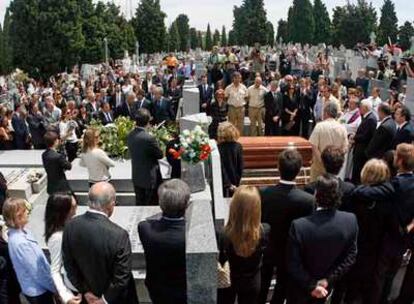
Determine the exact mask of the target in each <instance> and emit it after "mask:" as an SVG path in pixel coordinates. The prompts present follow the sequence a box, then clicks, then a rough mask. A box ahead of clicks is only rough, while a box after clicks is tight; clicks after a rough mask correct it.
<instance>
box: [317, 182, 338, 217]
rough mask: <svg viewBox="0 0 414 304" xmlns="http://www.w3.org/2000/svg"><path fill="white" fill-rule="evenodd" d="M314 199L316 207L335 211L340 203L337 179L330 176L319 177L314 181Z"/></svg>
mask: <svg viewBox="0 0 414 304" xmlns="http://www.w3.org/2000/svg"><path fill="white" fill-rule="evenodd" d="M315 198H316V204H317V205H318V207H322V208H328V209H336V208H337V207H338V206H339V205H340V203H341V193H340V191H339V182H338V179H337V178H336V177H335V176H332V175H330V174H324V175H321V176H319V177H318V179H317V180H316V193H315Z"/></svg>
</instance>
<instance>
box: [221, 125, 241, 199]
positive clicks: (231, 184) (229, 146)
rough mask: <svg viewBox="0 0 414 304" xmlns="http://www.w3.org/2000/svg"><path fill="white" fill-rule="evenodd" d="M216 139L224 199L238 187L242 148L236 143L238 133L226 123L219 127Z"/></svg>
mask: <svg viewBox="0 0 414 304" xmlns="http://www.w3.org/2000/svg"><path fill="white" fill-rule="evenodd" d="M217 137H218V138H217V140H218V149H219V152H220V159H221V174H222V177H223V193H224V195H225V196H226V197H229V196H231V195H232V194H233V192H234V190H235V189H236V188H237V187H238V186H239V185H240V180H241V178H242V175H243V166H244V165H243V148H242V146H241V144H240V143H238V142H237V140H238V139H239V137H240V133H239V131H238V130H237V128H236V127H235V126H234V125H233V124H232V123H230V122H228V121H225V122H222V123H221V124H220V125H219V127H218V132H217Z"/></svg>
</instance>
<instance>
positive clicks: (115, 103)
mask: <svg viewBox="0 0 414 304" xmlns="http://www.w3.org/2000/svg"><path fill="white" fill-rule="evenodd" d="M124 102H125V95H124V93H122V90H121V85H120V84H119V83H117V84H116V85H115V91H114V92H113V94H112V98H111V102H110V103H111V108H112V109H117V108H118V107H120V106H121V105H122V104H123V103H124Z"/></svg>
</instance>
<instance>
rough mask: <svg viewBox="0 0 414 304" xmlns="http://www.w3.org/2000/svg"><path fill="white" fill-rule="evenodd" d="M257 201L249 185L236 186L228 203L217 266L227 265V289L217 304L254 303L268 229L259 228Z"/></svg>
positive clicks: (258, 201)
mask: <svg viewBox="0 0 414 304" xmlns="http://www.w3.org/2000/svg"><path fill="white" fill-rule="evenodd" d="M260 221H261V199H260V194H259V191H258V190H257V188H256V187H253V186H240V187H239V188H237V190H236V192H235V193H234V196H233V198H232V200H231V203H230V212H229V219H228V221H227V224H226V226H225V228H224V231H223V233H222V234H221V237H220V244H219V247H220V263H221V264H224V263H225V262H226V261H228V262H229V264H230V278H231V287H230V289H229V290H227V291H226V293H224V292H223V293H222V294H219V299H218V300H219V301H218V303H226V304H227V303H229V304H230V303H231V304H233V303H234V301H235V299H236V297H237V302H238V303H239V304H255V303H257V301H258V296H259V292H260V269H261V263H262V256H263V251H264V249H265V247H266V245H267V238H268V234H269V230H270V228H269V226H268V225H267V224H264V225H262V224H261V223H260Z"/></svg>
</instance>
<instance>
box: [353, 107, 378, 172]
mask: <svg viewBox="0 0 414 304" xmlns="http://www.w3.org/2000/svg"><path fill="white" fill-rule="evenodd" d="M376 127H377V118H376V117H375V114H374V113H372V112H371V113H369V114H368V115H367V116H366V117H365V118H362V120H361V124H360V125H359V127H358V129H357V131H356V133H355V137H354V140H355V144H354V162H358V163H361V164H362V166H363V163H364V162H365V161H366V160H367V154H366V153H365V150H366V149H367V147H368V145H369V143H370V141H371V139H372V137H373V136H374V133H375V130H376ZM360 169H361V170H362V167H361V168H360Z"/></svg>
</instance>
